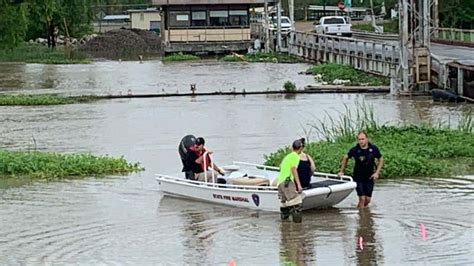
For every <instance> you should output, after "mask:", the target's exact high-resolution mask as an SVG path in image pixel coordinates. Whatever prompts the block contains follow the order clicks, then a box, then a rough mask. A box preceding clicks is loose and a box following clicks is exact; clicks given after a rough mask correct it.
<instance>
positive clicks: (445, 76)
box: [254, 27, 474, 98]
mask: <svg viewBox="0 0 474 266" xmlns="http://www.w3.org/2000/svg"><path fill="white" fill-rule="evenodd" d="M255 30H256V31H255ZM263 31H264V29H263V28H258V27H257V28H254V33H255V32H259V33H256V34H255V37H257V38H261V40H263V41H265V34H264V32H263ZM359 35H360V34H358V36H359ZM270 38H271V39H272V41H269V44H270V46H271V45H272V44H274V43H276V42H273V39H274V36H272V35H271V34H270ZM373 39H374V38H373ZM385 39H386V40H385ZM385 39H384V38H383V37H380V36H379V37H378V38H376V40H370V38H359V37H356V38H344V37H337V36H329V35H318V34H315V33H313V32H302V31H293V32H290V33H289V34H288V35H286V36H284V38H283V41H284V42H283V45H282V47H283V48H284V50H285V51H287V52H288V53H289V54H292V55H296V56H299V57H302V58H304V59H306V60H308V61H313V62H320V63H338V64H347V65H351V66H353V67H355V68H356V69H359V70H362V71H365V72H370V73H374V74H378V75H383V76H388V77H390V78H391V80H392V82H391V83H392V87H393V88H396V87H397V83H400V82H401V81H400V75H399V71H400V64H401V60H400V45H399V42H397V41H394V38H393V36H391V37H390V38H389V37H387V38H385ZM470 40H471V42H472V43H473V44H474V38H471V39H470ZM464 42H466V43H468V44H469V40H464ZM467 46H469V45H467ZM423 52H424V51H421V52H418V54H417V56H416V57H415V59H416V60H417V61H416V62H414V63H415V64H413V65H415V67H416V68H419V69H412V70H411V71H410V75H411V76H410V78H411V79H412V80H414V81H415V82H417V81H419V80H425V81H428V83H432V84H433V85H435V86H436V87H439V88H445V89H451V90H455V91H457V92H458V93H459V94H460V95H464V96H467V97H469V98H474V48H471V47H462V46H456V45H446V44H438V43H431V45H430V48H429V54H423ZM413 53H417V51H416V49H413ZM425 53H426V52H425ZM422 69H425V71H419V70H422ZM420 73H421V74H420ZM423 73H425V74H423Z"/></svg>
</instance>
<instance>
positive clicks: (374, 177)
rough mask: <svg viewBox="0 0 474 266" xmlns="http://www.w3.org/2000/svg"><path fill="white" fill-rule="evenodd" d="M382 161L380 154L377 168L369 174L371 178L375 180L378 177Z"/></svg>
mask: <svg viewBox="0 0 474 266" xmlns="http://www.w3.org/2000/svg"><path fill="white" fill-rule="evenodd" d="M384 162H385V161H384V159H383V156H380V158H379V159H378V160H377V170H375V173H373V174H372V176H371V178H372V179H375V180H377V179H378V178H379V177H380V171H381V170H382V167H383V164H384Z"/></svg>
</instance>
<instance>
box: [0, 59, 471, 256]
mask: <svg viewBox="0 0 474 266" xmlns="http://www.w3.org/2000/svg"><path fill="white" fill-rule="evenodd" d="M127 64H128V67H126V70H122V69H121V68H120V67H119V66H120V65H121V66H123V65H127ZM306 67H307V65H304V64H300V65H275V64H245V65H244V64H239V65H232V64H227V63H215V62H204V63H202V62H201V63H184V64H162V63H160V62H146V63H144V64H138V63H136V62H124V63H122V64H119V63H117V62H99V63H94V64H92V65H78V66H44V65H0V87H2V88H3V89H1V90H2V92H10V93H11V92H15V93H17V92H20V93H44V92H57V93H61V94H66V95H80V94H92V93H94V94H100V93H115V92H116V91H117V90H122V91H125V90H127V88H132V86H133V88H134V92H135V91H137V92H140V93H153V92H155V91H157V90H158V91H160V90H161V89H162V88H166V90H171V89H170V88H173V90H183V91H187V90H188V84H189V83H197V84H198V90H199V89H201V88H202V90H209V91H213V90H218V88H222V90H224V89H232V88H233V87H237V86H240V87H237V89H244V88H245V89H247V90H251V89H261V88H262V87H270V88H272V89H279V88H281V84H282V83H283V82H284V80H287V79H290V80H293V81H296V82H297V83H298V86H304V85H306V84H307V83H310V82H311V78H310V77H307V76H298V75H297V72H299V71H302V70H304V69H305V68H306ZM15 69H16V70H15ZM209 71H210V72H209ZM158 84H161V85H158ZM199 84H202V85H199ZM361 101H365V102H366V103H368V104H370V105H372V106H373V107H374V110H375V111H376V117H377V118H378V119H379V120H380V121H381V122H389V123H398V122H400V121H411V122H415V123H421V122H426V121H430V120H431V121H437V120H438V119H442V120H445V121H450V123H453V124H455V123H456V121H457V118H458V116H459V114H461V113H463V112H468V111H470V110H471V111H472V106H468V105H440V104H432V103H431V101H430V100H429V99H416V100H414V99H409V98H403V99H398V98H393V97H391V96H386V95H356V94H321V95H316V94H312V95H297V96H296V97H290V98H288V97H284V96H277V95H272V96H264V95H255V96H253V95H247V96H235V97H234V96H216V97H197V98H190V97H189V98H188V97H183V98H166V99H160V98H154V99H122V100H104V101H98V102H94V103H87V104H74V105H64V106H33V107H0V123H1V127H0V134H1V139H0V148H3V149H10V150H32V149H38V150H45V151H54V152H66V153H70V152H91V153H94V154H109V155H112V156H122V155H123V156H125V158H126V159H127V160H129V161H139V162H141V163H142V164H143V166H144V167H145V168H146V170H145V171H143V172H141V173H138V174H131V175H129V176H110V177H105V178H94V177H90V178H86V179H81V180H68V181H62V182H41V181H36V182H31V181H25V182H22V181H21V180H2V181H0V264H13V265H18V264H49V263H54V264H81V265H95V264H132V265H150V264H154V265H156V264H160V265H161V264H165V265H170V264H171V265H189V264H191V265H216V264H217V265H228V264H229V262H230V261H231V260H232V259H233V260H234V261H235V262H236V264H237V265H279V264H284V263H294V264H297V265H305V264H306V265H315V264H319V265H341V264H344V265H351V264H360V265H371V264H386V265H399V264H430V265H431V264H435V265H453V264H456V265H458V264H466V265H469V264H471V265H472V264H473V263H474V260H473V257H474V251H473V250H474V244H473V243H474V242H473V240H474V229H473V224H474V223H473V222H474V211H473V210H474V208H473V202H474V201H473V200H474V176H463V177H450V178H448V177H447V178H438V179H430V178H426V179H413V178H407V179H404V180H383V179H382V180H380V181H379V182H378V184H377V185H376V188H375V192H374V198H373V200H374V201H373V205H372V206H371V207H370V208H368V209H365V210H362V211H359V210H358V209H356V208H355V206H356V195H355V192H354V193H353V194H351V195H350V196H349V197H348V199H346V200H345V201H343V202H342V203H341V204H339V205H337V206H336V207H335V208H332V209H328V210H322V211H312V212H309V213H305V215H304V218H303V219H304V220H303V223H302V224H293V223H282V222H281V221H280V218H279V215H278V214H273V213H266V212H256V211H251V210H246V209H238V208H231V207H226V206H218V205H211V204H207V203H201V202H195V201H186V200H181V199H172V198H168V197H162V195H161V194H160V192H159V191H157V184H156V183H155V181H154V179H153V177H154V174H155V173H158V172H159V173H164V174H173V173H176V172H178V171H179V170H180V160H179V158H178V154H177V151H176V150H177V145H178V142H179V140H180V139H181V137H182V136H184V135H186V134H189V133H192V134H195V135H200V136H204V137H205V138H206V140H207V146H208V147H209V148H210V149H212V150H214V151H215V156H214V158H215V160H216V162H217V163H218V164H219V165H223V164H227V163H230V162H231V161H232V160H240V161H250V162H255V163H263V161H264V158H263V156H264V154H268V153H270V152H273V151H275V150H277V149H278V148H280V147H282V146H283V145H288V144H290V143H291V141H292V140H293V139H296V138H298V137H301V136H304V135H305V131H307V130H308V129H309V126H308V124H311V123H313V124H316V123H317V121H318V120H320V119H321V120H324V119H325V117H327V115H337V114H338V113H340V112H344V108H345V107H347V108H350V109H354V108H355V106H356V102H361ZM313 133H314V132H313ZM312 138H313V139H315V138H316V136H314V134H313V137H312ZM381 149H382V152H383V147H381ZM316 163H317V162H316ZM337 163H338V162H335V164H337ZM421 224H423V225H424V226H425V227H426V232H427V238H426V240H423V238H422V236H421V233H420V228H421ZM359 237H363V240H364V247H363V250H361V249H360V248H359V247H358V244H357V242H358V239H359Z"/></svg>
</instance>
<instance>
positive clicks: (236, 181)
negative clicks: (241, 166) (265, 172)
mask: <svg viewBox="0 0 474 266" xmlns="http://www.w3.org/2000/svg"><path fill="white" fill-rule="evenodd" d="M228 182H229V183H230V184H232V185H238V186H269V185H270V180H268V179H267V178H264V177H258V176H245V177H237V178H232V179H229V180H228Z"/></svg>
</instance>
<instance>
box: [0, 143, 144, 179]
mask: <svg viewBox="0 0 474 266" xmlns="http://www.w3.org/2000/svg"><path fill="white" fill-rule="evenodd" d="M141 170H144V169H143V168H142V167H141V166H140V164H139V163H129V162H127V161H126V160H125V159H124V158H123V157H121V158H112V157H109V156H95V155H91V154H59V153H49V152H37V151H34V152H24V151H6V150H0V175H1V176H2V177H7V178H8V177H27V178H34V179H48V180H52V179H64V178H73V177H86V176H105V175H114V174H127V173H130V172H137V171H141Z"/></svg>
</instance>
